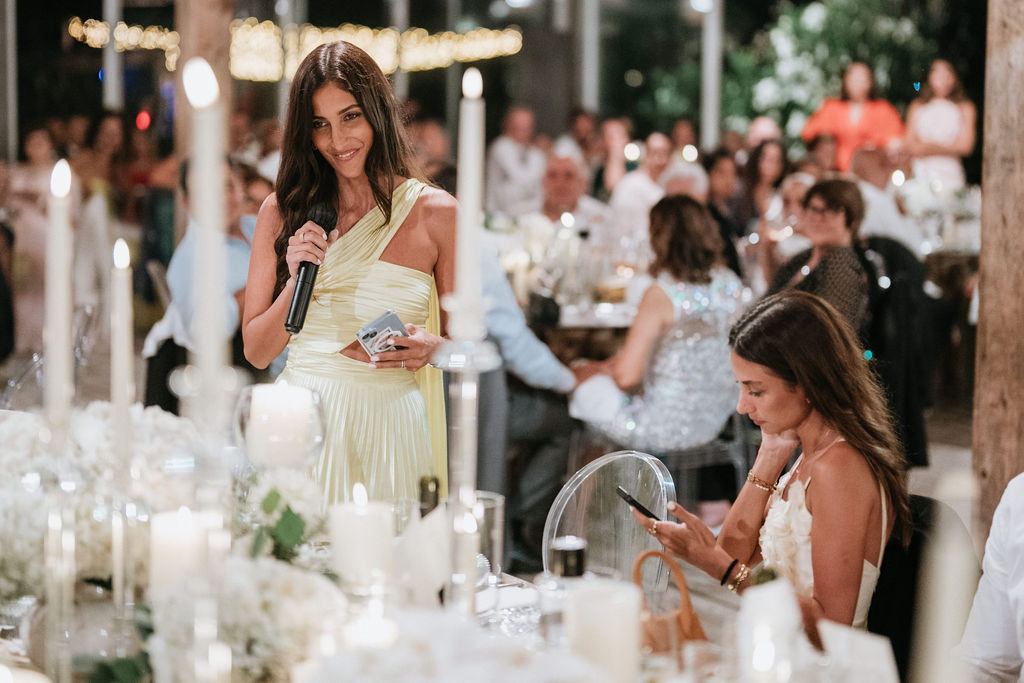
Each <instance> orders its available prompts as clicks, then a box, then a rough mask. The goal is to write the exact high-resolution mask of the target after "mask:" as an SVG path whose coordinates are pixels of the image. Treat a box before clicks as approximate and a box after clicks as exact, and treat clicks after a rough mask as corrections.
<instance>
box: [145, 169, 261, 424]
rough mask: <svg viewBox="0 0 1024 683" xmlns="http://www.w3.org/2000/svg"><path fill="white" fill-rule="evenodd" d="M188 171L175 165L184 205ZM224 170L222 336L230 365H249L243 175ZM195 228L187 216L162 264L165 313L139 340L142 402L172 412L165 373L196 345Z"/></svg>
mask: <svg viewBox="0 0 1024 683" xmlns="http://www.w3.org/2000/svg"><path fill="white" fill-rule="evenodd" d="M188 171H189V163H188V161H186V162H185V163H182V164H181V165H180V168H179V178H178V183H179V187H180V188H181V192H182V196H183V197H184V201H185V206H186V207H187V208H189V209H190V210H191V203H190V197H191V196H192V190H194V187H193V186H192V182H193V179H192V178H190V177H189V172H188ZM223 174H224V181H223V182H224V198H225V203H224V208H225V218H226V223H225V224H224V231H223V233H221V234H220V238H221V240H222V245H223V249H224V265H223V272H224V277H225V283H224V285H225V296H224V300H223V301H222V302H221V304H222V306H223V311H224V317H223V319H224V339H225V340H231V346H232V349H231V350H232V354H231V355H232V358H231V363H232V365H235V366H237V367H241V368H244V369H246V370H252V366H251V365H249V364H248V363H247V362H246V360H245V358H244V356H243V355H242V344H241V341H242V340H241V334H240V328H239V321H240V320H241V319H242V312H243V307H244V302H245V280H246V277H247V272H248V267H249V255H250V245H249V240H248V238H247V237H246V235H245V234H244V228H243V225H242V223H243V201H242V180H241V177H240V176H239V175H238V173H237V170H236V168H234V167H232V166H229V165H228V164H225V165H224V167H223ZM251 219H252V218H251V217H250V220H251ZM200 229H201V228H200V227H199V224H198V223H196V221H195V218H193V217H190V218H189V223H188V228H187V230H186V232H185V236H184V237H182V238H181V242H179V243H178V247H177V248H176V249H175V250H174V255H173V256H171V263H170V265H169V266H168V267H167V286H168V288H169V289H170V290H171V303H170V305H169V306H168V307H167V310H166V311H165V312H164V317H163V318H161V319H160V320H159V321H158V322H157V323H156V324H154V325H153V327H152V328H151V329H150V331H149V334H147V335H146V339H145V341H144V342H143V345H142V357H143V358H145V359H146V393H145V399H144V401H145V405H147V406H150V405H156V406H160V407H161V408H163V409H164V410H166V411H168V412H170V413H174V414H177V413H178V407H179V406H178V398H177V397H176V396H175V395H174V394H173V393H172V392H171V391H170V389H169V388H168V386H167V377H168V375H169V374H170V372H171V371H172V370H174V368H176V367H178V366H180V365H184V364H185V363H186V362H187V359H188V352H189V351H193V352H194V351H195V344H194V342H195V331H194V329H193V325H194V321H195V270H196V259H197V250H198V248H199V232H200Z"/></svg>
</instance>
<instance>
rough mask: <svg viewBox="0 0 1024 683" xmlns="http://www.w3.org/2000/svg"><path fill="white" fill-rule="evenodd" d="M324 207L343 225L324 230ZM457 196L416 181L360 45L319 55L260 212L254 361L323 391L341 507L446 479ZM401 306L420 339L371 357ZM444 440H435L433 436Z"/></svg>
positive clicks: (329, 474)
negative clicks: (437, 358)
mask: <svg viewBox="0 0 1024 683" xmlns="http://www.w3.org/2000/svg"><path fill="white" fill-rule="evenodd" d="M318 203H325V204H327V205H328V206H330V207H332V208H333V209H334V210H335V211H336V213H337V219H336V221H335V222H334V223H333V224H331V225H323V226H321V225H318V224H317V223H314V222H313V221H310V220H309V215H310V210H311V208H312V207H313V206H314V205H316V204H318ZM455 207H456V204H455V200H454V199H453V198H452V197H451V196H450V195H449V194H447V193H446V192H444V191H442V190H437V189H434V188H431V187H429V186H428V185H427V184H426V183H424V182H422V181H421V180H419V179H418V178H417V169H416V168H415V164H414V159H413V153H412V148H411V145H410V144H409V142H408V139H407V138H406V134H405V129H404V127H403V126H402V121H401V117H400V110H399V107H398V103H397V101H396V99H395V95H394V92H393V91H392V89H391V85H390V84H389V83H388V80H387V78H386V77H385V76H384V74H383V73H382V72H381V70H380V67H378V66H377V64H376V62H374V61H373V59H372V58H371V57H370V56H369V55H368V54H366V53H365V52H364V51H363V50H361V49H359V48H358V47H356V46H355V45H352V44H351V43H347V42H345V41H337V42H334V43H328V44H325V45H320V46H319V47H317V48H316V49H314V50H313V51H312V52H310V53H309V55H308V56H307V57H306V58H305V59H304V60H303V61H302V63H301V64H300V66H299V69H298V71H297V72H296V74H295V78H294V80H293V81H292V88H291V96H290V98H289V101H288V113H287V118H286V120H285V126H284V144H283V145H282V155H281V171H280V173H279V174H278V178H277V190H276V192H275V193H274V194H272V195H270V196H269V197H268V198H267V200H266V201H265V202H264V203H263V207H262V208H261V209H260V213H259V219H258V220H257V224H256V232H255V238H254V241H253V247H252V260H251V263H250V266H249V278H248V283H247V285H246V290H245V310H244V314H243V318H242V319H243V323H242V324H243V335H244V338H245V355H246V357H247V358H248V359H249V361H250V362H252V363H253V364H254V365H255V366H257V367H261V368H262V367H266V366H267V365H268V364H269V363H270V362H271V361H272V360H273V359H274V358H275V357H277V355H278V354H280V353H281V351H282V350H284V348H285V347H286V346H287V347H288V352H289V353H288V362H287V365H286V367H285V369H284V372H283V373H282V374H281V376H280V378H279V379H280V380H282V381H286V382H288V383H289V384H292V385H298V386H304V387H308V388H310V389H313V390H314V391H316V392H317V393H319V394H320V397H321V399H322V401H323V405H324V412H325V416H326V435H327V437H326V442H325V447H324V452H323V455H322V456H321V458H320V461H319V463H318V464H317V466H316V468H315V475H316V479H317V481H318V482H319V483H320V486H321V488H322V490H323V492H324V497H325V499H326V500H327V501H328V502H337V501H341V500H347V499H349V497H350V496H351V495H352V487H353V485H354V484H356V483H362V484H363V485H365V487H366V489H367V491H368V493H369V495H370V497H371V498H373V499H378V500H385V501H397V500H401V499H409V498H413V499H415V498H417V497H418V495H419V480H420V478H421V477H423V476H426V475H435V476H438V477H441V478H442V479H443V478H444V477H445V474H446V471H447V466H446V460H445V446H444V434H445V423H444V417H443V396H442V387H441V377H440V375H439V373H438V372H437V371H436V370H435V369H433V368H426V369H425V366H427V364H428V362H429V361H430V359H431V358H432V357H433V356H434V353H435V352H436V351H437V349H438V347H440V345H441V344H442V343H443V342H444V339H443V337H441V336H439V335H438V333H439V332H440V331H441V330H443V329H444V322H445V320H444V318H443V317H442V316H439V315H438V306H437V301H438V295H444V294H448V293H450V292H451V291H452V289H453V280H454V272H455V270H454V267H455ZM303 261H306V262H312V263H318V264H320V269H319V273H318V275H317V278H316V284H315V286H314V288H313V296H312V299H311V301H310V303H309V310H308V313H307V315H306V320H305V326H304V327H303V328H302V331H301V332H299V333H297V334H295V335H293V336H289V334H288V332H287V331H286V330H285V328H284V323H285V317H286V315H287V311H288V308H289V304H290V301H291V299H292V291H293V289H294V287H295V278H296V273H297V271H298V268H299V264H300V263H301V262H303ZM388 309H391V310H393V311H395V312H396V313H397V314H398V316H399V318H401V319H402V321H403V322H405V323H406V329H407V332H408V334H409V336H408V337H400V338H397V339H395V341H396V342H397V344H396V346H398V347H399V348H398V349H397V350H394V351H387V352H381V353H379V355H374V356H372V357H371V356H368V355H367V353H366V352H365V351H364V350H363V348H362V347H361V346H360V344H359V342H358V341H356V332H357V330H359V328H361V327H362V326H364V325H365V324H367V323H368V322H370V321H372V320H373V319H374V318H376V317H377V316H379V315H380V314H382V313H384V312H385V311H387V310H388ZM432 436H433V439H432Z"/></svg>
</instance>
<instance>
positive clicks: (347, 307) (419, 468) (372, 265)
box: [278, 178, 447, 503]
mask: <svg viewBox="0 0 1024 683" xmlns="http://www.w3.org/2000/svg"><path fill="white" fill-rule="evenodd" d="M424 187H425V185H424V184H423V183H422V182H420V181H418V180H415V179H412V178H410V179H409V180H406V181H405V182H404V183H402V184H401V185H399V186H398V187H397V188H395V191H394V194H393V195H392V203H391V221H390V223H388V224H387V225H383V227H382V224H383V223H384V214H383V213H382V212H381V211H380V209H379V208H377V207H374V208H373V209H372V210H371V211H370V212H369V213H367V214H366V215H365V216H363V217H362V218H361V219H360V220H359V221H358V222H357V223H356V224H355V225H353V226H352V227H351V228H350V229H349V230H348V232H346V233H345V234H344V235H342V236H341V237H340V238H339V239H338V240H337V241H335V242H334V243H333V244H331V245H330V246H329V247H328V249H327V253H326V254H325V256H324V262H323V264H322V265H321V266H320V270H319V272H318V274H317V278H316V284H315V285H314V287H313V298H312V300H311V301H310V303H309V310H308V312H307V314H306V322H305V324H304V325H303V328H302V331H301V332H299V333H298V334H295V335H292V338H291V340H290V341H289V343H288V363H287V365H286V366H285V369H284V372H282V373H281V375H280V377H279V378H278V381H279V382H287V383H289V384H293V385H298V386H304V387H308V388H310V389H313V390H314V391H316V392H317V393H319V394H320V399H321V401H322V403H323V407H324V417H325V423H326V440H325V448H324V453H323V456H322V457H321V459H320V461H319V463H318V464H317V466H316V468H315V472H314V474H315V477H316V479H317V481H318V482H319V484H320V486H321V488H322V490H323V493H324V496H325V499H326V501H327V502H328V503H335V502H340V501H344V500H348V499H350V498H351V496H352V487H353V485H354V484H356V483H357V482H362V483H363V484H364V485H365V486H366V489H367V492H368V493H369V497H370V499H371V500H382V501H389V502H398V501H402V500H415V499H416V498H417V497H418V495H419V479H420V477H422V476H423V475H427V474H433V475H436V476H438V477H439V478H440V479H441V481H442V486H444V484H445V482H446V479H447V476H446V475H447V465H446V462H447V460H446V450H445V449H446V445H445V417H444V396H443V387H442V378H441V373H440V371H439V370H437V369H435V368H432V367H425V368H423V369H422V370H419V371H417V372H415V373H413V372H409V371H408V370H403V369H375V370H372V369H370V368H369V366H368V365H367V364H366V363H363V362H360V361H356V360H352V359H351V358H347V357H345V356H343V355H341V354H340V353H339V351H341V349H343V348H345V347H346V346H348V345H349V344H350V343H352V341H354V340H355V338H356V331H357V330H358V329H359V328H360V327H362V326H363V325H365V324H366V323H368V322H370V321H371V320H373V319H374V318H376V317H377V316H378V315H380V314H381V313H383V312H384V311H386V310H388V309H391V310H393V311H395V312H396V313H397V314H398V316H399V317H400V318H401V319H402V322H405V323H413V324H415V325H418V326H420V327H423V328H424V329H426V330H427V331H428V332H431V333H433V334H439V329H440V318H439V316H438V305H437V288H436V286H435V283H434V277H433V275H430V274H428V273H423V272H420V271H418V270H415V269H413V268H407V267H405V266H400V265H397V264H394V263H387V262H385V261H381V260H380V255H381V253H383V251H384V249H385V248H386V247H387V245H388V243H389V242H390V241H391V238H392V237H394V235H395V233H396V232H397V231H398V229H399V227H401V225H402V223H403V221H405V219H406V217H407V216H408V215H409V212H410V211H411V210H412V207H413V205H414V204H415V203H416V199H417V198H418V197H419V195H420V192H421V191H422V190H423V188H424Z"/></svg>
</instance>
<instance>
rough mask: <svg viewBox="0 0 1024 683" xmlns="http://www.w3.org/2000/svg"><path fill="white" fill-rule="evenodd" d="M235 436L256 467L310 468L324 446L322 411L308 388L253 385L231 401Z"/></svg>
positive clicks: (281, 383) (321, 406)
mask: <svg viewBox="0 0 1024 683" xmlns="http://www.w3.org/2000/svg"><path fill="white" fill-rule="evenodd" d="M234 427H235V438H236V439H237V442H238V444H239V445H242V446H243V447H244V448H245V451H246V454H247V456H248V458H249V462H251V463H252V464H253V466H255V467H257V468H273V467H287V468H292V469H304V470H310V469H312V467H313V466H314V465H316V461H317V460H318V459H319V457H320V454H321V452H322V451H323V447H324V431H325V429H324V411H323V404H322V403H321V401H320V395H319V394H318V393H316V392H315V391H313V390H312V389H307V388H305V387H299V386H293V385H290V384H286V383H283V382H279V383H277V384H253V385H250V386H247V387H245V388H243V389H242V391H241V392H240V394H239V396H238V401H237V403H236V404H235V417H234Z"/></svg>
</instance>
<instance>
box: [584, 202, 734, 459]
mask: <svg viewBox="0 0 1024 683" xmlns="http://www.w3.org/2000/svg"><path fill="white" fill-rule="evenodd" d="M650 239H651V247H652V249H653V251H654V262H653V263H652V264H651V267H650V273H651V276H652V277H653V278H654V282H653V284H651V285H650V286H649V287H648V288H647V290H646V291H645V292H644V294H643V298H642V299H641V301H640V306H639V308H638V310H637V314H636V319H635V320H634V321H633V324H632V326H631V327H630V329H629V333H628V335H627V337H626V342H625V345H624V347H623V348H622V350H621V351H619V352H618V353H617V354H615V356H613V357H612V358H610V359H608V360H606V361H602V362H599V363H591V364H589V365H587V366H583V367H582V368H581V369H580V370H579V374H580V376H581V377H584V378H588V381H587V382H586V384H585V385H583V386H580V387H579V389H578V390H577V391H576V392H575V393H574V394H573V400H572V404H571V406H570V408H571V410H572V413H573V415H574V416H575V417H578V418H580V419H583V420H585V421H586V422H587V424H588V426H590V427H592V428H593V429H595V430H596V431H597V432H598V433H600V434H602V435H603V436H605V437H607V438H609V439H611V440H612V441H614V442H615V443H617V444H620V445H622V446H623V447H625V448H634V449H637V450H641V451H646V452H655V453H660V452H667V451H675V450H680V449H684V448H690V447H693V446H699V445H701V444H704V443H707V442H709V441H711V440H712V439H714V438H715V437H716V436H717V435H718V433H719V431H721V429H722V426H723V425H724V424H725V422H726V420H727V419H728V418H729V416H730V415H731V414H732V412H733V410H732V406H733V402H734V401H735V397H736V393H735V383H734V381H733V377H732V372H731V370H730V368H729V353H728V347H727V344H726V334H727V332H728V328H729V325H730V324H731V323H732V321H733V320H734V319H735V318H736V317H737V316H738V314H739V312H740V309H741V305H742V304H741V297H742V290H743V287H742V285H741V284H740V281H739V278H738V277H736V275H735V274H734V273H733V272H732V271H730V270H729V269H727V268H725V267H724V266H722V265H721V239H720V238H719V236H718V230H717V229H716V227H715V225H714V223H713V221H712V220H711V217H710V216H709V215H708V212H707V210H706V209H705V208H704V207H703V206H701V205H700V204H698V203H697V202H696V201H694V200H693V199H691V198H690V197H684V196H678V195H677V196H669V197H665V198H664V199H662V200H661V201H659V202H658V203H657V204H655V205H654V208H653V209H652V210H651V228H650ZM626 391H632V392H634V393H631V394H628V395H627V394H626V393H625V392H626Z"/></svg>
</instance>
